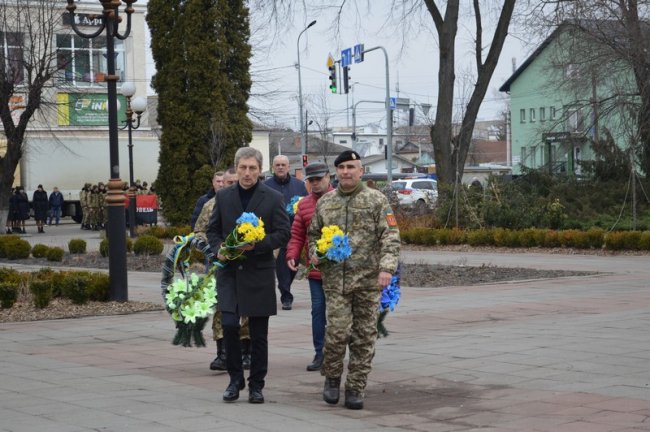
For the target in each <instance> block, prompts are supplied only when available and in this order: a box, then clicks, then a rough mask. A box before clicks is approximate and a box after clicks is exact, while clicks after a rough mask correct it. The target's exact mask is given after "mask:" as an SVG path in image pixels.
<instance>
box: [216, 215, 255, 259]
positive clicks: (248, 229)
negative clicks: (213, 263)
mask: <svg viewBox="0 0 650 432" xmlns="http://www.w3.org/2000/svg"><path fill="white" fill-rule="evenodd" d="M236 222H237V225H236V226H235V229H233V230H232V232H231V233H230V234H228V237H226V240H225V241H224V242H223V243H222V245H221V248H219V252H217V259H218V260H219V261H221V262H222V263H225V262H226V261H232V260H236V259H241V258H243V257H244V252H247V251H251V250H253V249H255V243H256V242H258V241H261V240H263V239H264V237H265V236H266V233H265V231H264V222H263V221H262V218H258V217H257V216H256V215H255V213H246V212H244V213H242V215H241V216H240V217H239V218H238V219H237V221H236Z"/></svg>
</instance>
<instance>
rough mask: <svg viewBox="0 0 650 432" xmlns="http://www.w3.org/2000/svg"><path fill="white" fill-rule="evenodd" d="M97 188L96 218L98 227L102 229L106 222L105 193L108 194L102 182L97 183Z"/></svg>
mask: <svg viewBox="0 0 650 432" xmlns="http://www.w3.org/2000/svg"><path fill="white" fill-rule="evenodd" d="M97 189H98V191H99V195H100V197H99V214H98V216H97V220H98V227H99V228H100V229H103V228H105V227H106V224H107V223H108V209H107V208H106V205H107V204H106V195H107V194H108V190H107V189H106V186H105V185H104V183H101V182H100V183H99V184H98V185H97Z"/></svg>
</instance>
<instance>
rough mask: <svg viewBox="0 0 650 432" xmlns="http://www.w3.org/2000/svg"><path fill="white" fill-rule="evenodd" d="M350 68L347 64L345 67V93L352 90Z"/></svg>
mask: <svg viewBox="0 0 650 432" xmlns="http://www.w3.org/2000/svg"><path fill="white" fill-rule="evenodd" d="M349 70H350V67H349V66H346V67H344V68H343V93H345V94H347V93H348V92H349V91H350V86H349V84H348V83H349V82H350V76H349V75H348V72H349Z"/></svg>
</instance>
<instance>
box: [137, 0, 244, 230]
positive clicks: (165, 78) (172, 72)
mask: <svg viewBox="0 0 650 432" xmlns="http://www.w3.org/2000/svg"><path fill="white" fill-rule="evenodd" d="M147 22H148V24H149V27H150V29H151V50H152V54H153V58H154V61H155V65H156V75H155V76H154V79H153V82H152V85H153V88H154V89H155V90H156V92H157V93H158V122H159V124H160V125H161V127H162V136H161V139H160V171H159V172H158V179H157V180H156V190H157V192H158V194H159V195H160V197H161V200H162V202H163V208H164V215H165V218H166V219H167V221H169V222H170V223H172V224H184V223H187V222H188V221H189V219H190V214H191V212H192V209H193V208H194V203H195V202H196V199H197V198H198V197H199V196H200V195H202V194H204V193H205V192H206V189H207V188H208V187H209V185H210V184H211V183H210V179H211V174H212V173H213V172H214V171H215V170H216V169H220V168H223V167H225V166H227V165H230V164H231V163H232V158H233V156H234V153H235V151H236V149H237V148H239V147H241V146H244V145H246V144H247V143H248V142H250V140H251V131H252V124H251V122H250V120H249V119H248V117H247V112H248V105H247V102H248V97H249V94H250V86H251V82H250V75H249V70H248V68H249V64H250V63H249V62H250V60H249V59H250V55H251V50H250V46H249V43H248V39H249V21H248V9H247V8H246V7H245V5H244V2H243V0H239V1H237V0H150V1H149V4H148V13H147ZM215 131H217V132H218V133H217V134H215Z"/></svg>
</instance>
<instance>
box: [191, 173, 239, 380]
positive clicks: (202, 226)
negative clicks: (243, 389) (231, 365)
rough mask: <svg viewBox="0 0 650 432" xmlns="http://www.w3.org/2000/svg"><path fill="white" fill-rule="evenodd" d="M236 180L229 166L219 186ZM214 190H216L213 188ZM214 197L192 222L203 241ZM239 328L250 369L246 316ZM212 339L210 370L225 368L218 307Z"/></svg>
mask: <svg viewBox="0 0 650 432" xmlns="http://www.w3.org/2000/svg"><path fill="white" fill-rule="evenodd" d="M236 182H237V171H235V169H234V168H229V169H228V170H226V172H225V173H224V175H223V185H222V186H221V187H219V189H221V188H222V187H228V186H231V185H233V184H235V183H236ZM215 189H217V188H216V187H215ZM215 191H216V190H215ZM216 202H217V201H216V200H215V197H212V198H210V199H209V200H208V201H206V203H205V204H203V208H202V209H201V213H200V214H199V217H198V219H197V220H196V223H195V224H194V235H195V236H196V237H197V238H200V239H201V240H203V241H204V242H206V243H207V242H208V237H207V235H206V232H207V230H208V224H209V223H210V217H211V216H212V210H214V206H215V204H216ZM240 325H241V330H240V339H241V342H242V366H243V368H244V369H250V367H251V336H250V332H249V329H248V317H245V316H242V317H241V324H240ZM212 339H214V340H215V341H216V342H217V356H216V357H215V359H214V360H212V362H211V363H210V370H227V369H228V368H227V366H226V349H225V346H224V343H223V327H222V326H221V311H220V310H219V309H217V310H215V312H214V316H213V317H212Z"/></svg>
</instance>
